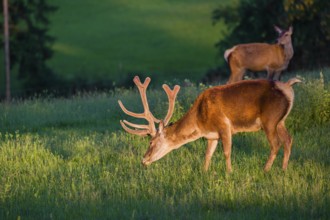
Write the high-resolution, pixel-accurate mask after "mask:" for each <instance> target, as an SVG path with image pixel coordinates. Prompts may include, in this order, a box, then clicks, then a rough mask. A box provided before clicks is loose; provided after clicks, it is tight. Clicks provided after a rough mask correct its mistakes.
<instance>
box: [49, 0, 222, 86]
mask: <svg viewBox="0 0 330 220" xmlns="http://www.w3.org/2000/svg"><path fill="white" fill-rule="evenodd" d="M52 4H54V5H56V6H58V11H57V12H56V13H54V14H53V15H52V19H51V20H52V26H51V31H50V32H51V35H53V36H55V37H56V39H57V40H56V43H55V44H54V46H53V48H54V50H55V56H54V58H53V59H52V60H51V61H50V63H49V64H50V66H51V67H52V68H53V69H54V71H55V72H56V73H57V74H59V75H60V76H62V77H64V78H66V79H71V78H75V77H80V78H87V79H90V80H95V79H101V78H106V79H111V80H118V79H120V78H123V77H124V76H125V75H127V74H128V73H133V74H135V73H139V74H141V73H144V74H148V75H152V76H154V78H155V77H157V78H158V77H159V79H160V80H162V79H165V78H166V79H173V78H179V79H184V78H188V79H191V80H197V79H200V78H201V77H202V76H203V75H204V74H205V72H206V70H208V69H209V68H212V67H214V66H216V64H217V62H219V61H218V59H219V57H217V51H216V48H215V47H214V44H215V43H216V42H217V41H218V39H219V36H220V30H221V25H219V24H218V25H217V26H213V25H212V20H211V15H212V10H213V9H215V8H216V7H217V5H218V4H219V1H215V0H207V1H189V2H187V1H184V0H180V1H169V0H168V1H159V0H158V1H153V0H141V1H129V0H124V1H122V0H112V1H101V2H100V1H91V0H81V1H79V3H77V2H76V1H66V0H54V1H52ZM221 62H222V61H221Z"/></svg>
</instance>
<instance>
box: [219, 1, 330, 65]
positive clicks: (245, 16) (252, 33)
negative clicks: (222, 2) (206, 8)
mask: <svg viewBox="0 0 330 220" xmlns="http://www.w3.org/2000/svg"><path fill="white" fill-rule="evenodd" d="M329 9H330V2H329V1H324V0H241V1H239V2H238V3H236V4H232V5H230V6H224V7H223V6H221V7H219V8H217V9H216V10H214V11H213V21H214V22H215V23H217V22H219V21H223V22H224V23H225V24H226V25H227V27H229V31H228V32H227V33H225V38H224V39H223V40H221V41H219V42H218V43H217V44H216V46H217V48H218V49H219V53H221V54H223V52H224V51H225V50H226V49H228V48H230V47H232V46H233V45H235V44H238V43H250V42H274V40H275V38H276V36H277V34H276V33H275V31H274V29H273V26H274V25H279V26H281V27H283V28H287V27H289V26H290V25H292V26H293V36H292V37H293V46H294V50H295V54H294V56H293V59H292V60H291V62H290V65H289V68H290V69H303V68H312V67H315V66H326V65H329V63H330V62H329V61H330V57H329V56H327V54H329V52H330V28H329V24H330V15H329V13H328V12H329Z"/></svg>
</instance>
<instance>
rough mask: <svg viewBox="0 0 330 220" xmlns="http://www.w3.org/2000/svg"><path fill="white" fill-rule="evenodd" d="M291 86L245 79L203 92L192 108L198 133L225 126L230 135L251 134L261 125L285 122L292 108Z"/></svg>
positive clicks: (213, 130) (217, 129) (216, 129)
mask: <svg viewBox="0 0 330 220" xmlns="http://www.w3.org/2000/svg"><path fill="white" fill-rule="evenodd" d="M292 101H293V90H292V88H291V86H290V85H287V84H285V83H281V82H275V81H268V80H246V81H241V82H238V83H234V84H230V85H225V86H217V87H213V88H210V89H208V90H206V91H204V92H203V93H202V94H201V95H200V96H199V97H198V99H197V101H196V102H197V103H196V105H194V108H195V112H196V118H197V120H198V124H199V127H200V129H201V130H204V131H205V132H206V133H207V132H216V131H219V132H220V131H221V129H222V128H223V127H227V126H228V123H229V125H230V127H231V129H232V132H233V133H235V132H241V131H254V130H258V129H260V128H261V126H262V124H263V123H278V122H279V121H281V120H285V117H286V115H287V114H288V112H289V111H290V109H291V105H292Z"/></svg>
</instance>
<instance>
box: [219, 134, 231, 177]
mask: <svg viewBox="0 0 330 220" xmlns="http://www.w3.org/2000/svg"><path fill="white" fill-rule="evenodd" d="M221 140H222V147H223V153H224V155H225V159H226V169H227V172H228V173H231V172H232V167H231V158H230V156H231V145H232V140H231V131H230V129H229V128H228V129H225V130H224V131H223V133H222V134H221Z"/></svg>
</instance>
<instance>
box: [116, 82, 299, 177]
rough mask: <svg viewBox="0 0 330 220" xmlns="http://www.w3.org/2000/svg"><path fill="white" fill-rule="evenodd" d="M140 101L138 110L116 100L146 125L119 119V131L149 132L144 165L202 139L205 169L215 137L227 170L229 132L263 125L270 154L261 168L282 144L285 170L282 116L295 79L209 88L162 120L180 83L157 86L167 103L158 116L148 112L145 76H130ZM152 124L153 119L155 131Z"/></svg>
mask: <svg viewBox="0 0 330 220" xmlns="http://www.w3.org/2000/svg"><path fill="white" fill-rule="evenodd" d="M133 81H134V83H135V84H136V86H137V88H138V90H139V92H140V96H141V99H142V104H143V107H144V112H143V113H134V112H131V111H129V110H127V109H126V108H125V107H124V105H123V103H122V102H121V101H120V100H118V103H119V105H120V107H121V109H122V110H123V111H124V112H125V113H126V114H127V115H129V116H132V117H136V118H142V119H145V120H146V121H147V122H148V125H140V124H134V123H131V122H128V121H126V120H121V121H120V123H121V125H122V127H123V128H124V130H125V131H127V132H128V133H131V134H135V135H140V136H146V135H150V136H151V141H150V145H149V149H148V150H147V152H146V153H145V155H144V157H143V160H142V163H143V164H144V165H150V164H151V163H153V162H155V161H157V160H159V159H161V158H162V157H164V156H165V155H166V154H168V153H169V152H171V151H172V150H174V149H178V148H179V147H181V146H182V145H184V144H186V143H189V142H192V141H195V140H197V139H199V138H202V137H203V138H205V139H207V145H208V146H207V150H206V155H205V163H204V169H205V170H208V168H209V165H210V161H211V157H212V155H213V153H214V151H215V149H216V147H217V145H218V141H219V140H220V139H221V141H222V146H223V151H224V156H225V159H226V169H227V171H228V172H231V171H232V166H231V159H230V156H231V148H232V135H233V134H236V133H238V132H253V131H258V130H260V129H263V130H264V132H265V133H266V136H267V139H268V141H269V144H270V149H271V150H270V155H269V158H268V161H267V162H266V165H265V167H264V170H265V171H269V170H270V168H271V166H272V164H273V161H274V159H275V157H276V155H277V153H278V151H279V149H280V147H281V145H283V146H284V157H283V164H282V169H283V170H286V168H287V166H288V161H289V157H290V153H291V146H292V138H291V137H290V134H289V133H288V131H287V129H286V127H285V119H286V118H287V116H288V114H289V113H290V110H291V108H292V105H293V100H294V92H293V89H292V85H293V84H295V83H297V82H300V80H299V79H297V78H293V79H290V80H289V81H288V82H286V83H284V82H280V81H269V80H265V79H259V80H244V81H240V82H237V83H233V84H229V85H222V86H215V87H212V88H209V89H207V90H205V91H204V92H202V93H201V94H200V95H199V96H198V98H197V99H196V100H195V102H194V104H193V106H192V107H191V108H190V109H189V110H188V112H187V113H186V114H185V115H184V116H183V117H182V118H181V119H179V120H178V121H177V122H175V123H171V124H168V123H169V121H170V119H171V117H172V114H173V111H174V105H175V99H176V96H177V93H178V92H179V90H180V87H179V86H178V85H176V86H175V87H174V89H173V90H171V89H170V88H169V87H168V86H167V85H166V84H164V85H163V88H164V90H165V92H166V94H167V96H168V100H169V107H168V112H167V115H166V117H165V119H164V120H159V119H157V118H155V117H154V115H153V114H152V113H151V112H150V110H149V105H148V101H147V95H146V90H147V87H148V85H149V83H150V78H149V77H148V78H146V80H145V81H144V83H141V81H140V79H139V77H138V76H135V78H134V80H133ZM155 123H159V126H158V129H156V126H155Z"/></svg>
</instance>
